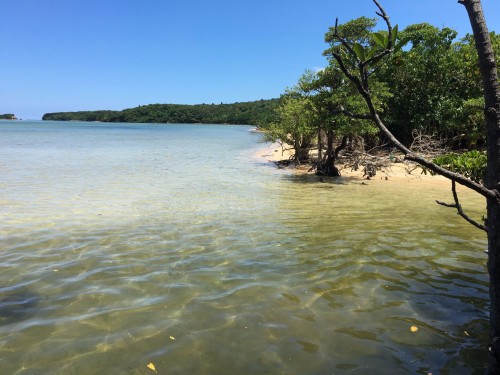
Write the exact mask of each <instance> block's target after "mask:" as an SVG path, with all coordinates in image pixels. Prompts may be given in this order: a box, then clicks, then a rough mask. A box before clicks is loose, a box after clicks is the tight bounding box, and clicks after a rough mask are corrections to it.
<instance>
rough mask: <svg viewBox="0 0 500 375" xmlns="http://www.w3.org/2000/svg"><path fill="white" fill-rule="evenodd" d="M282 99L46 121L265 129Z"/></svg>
mask: <svg viewBox="0 0 500 375" xmlns="http://www.w3.org/2000/svg"><path fill="white" fill-rule="evenodd" d="M278 105H279V99H271V100H259V101H255V102H244V103H234V104H217V105H216V104H197V105H181V104H151V105H146V106H139V107H136V108H130V109H125V110H123V111H81V112H58V113H47V114H45V115H44V116H43V118H42V119H43V120H50V121H101V122H133V123H165V124H167V123H182V124H185V123H194V124H198V123H202V124H245V125H257V126H265V124H268V123H269V122H271V121H272V120H273V119H274V118H275V109H276V108H277V107H278Z"/></svg>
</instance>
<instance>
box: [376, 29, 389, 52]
mask: <svg viewBox="0 0 500 375" xmlns="http://www.w3.org/2000/svg"><path fill="white" fill-rule="evenodd" d="M372 37H373V41H374V42H375V43H376V44H377V45H378V46H380V47H382V48H387V44H384V34H382V33H381V32H380V31H379V32H377V33H373V34H372Z"/></svg>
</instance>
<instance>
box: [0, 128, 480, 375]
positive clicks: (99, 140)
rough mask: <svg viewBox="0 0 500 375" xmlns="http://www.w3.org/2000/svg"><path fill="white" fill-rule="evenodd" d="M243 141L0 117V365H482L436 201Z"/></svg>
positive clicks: (243, 369) (182, 370) (203, 131)
mask: <svg viewBox="0 0 500 375" xmlns="http://www.w3.org/2000/svg"><path fill="white" fill-rule="evenodd" d="M250 129H251V128H250V127H246V126H218V125H210V126H207V125H148V124H98V123H75V122H71V123H65V122H57V123H56V122H27V121H22V122H21V121H20V122H8V121H3V122H0V219H1V226H0V270H1V272H0V293H1V294H0V373H1V374H9V375H10V374H16V375H21V374H22V375H27V374H36V375H40V374H61V375H68V374H78V375H80V374H107V375H111V374H130V375H133V374H134V375H145V374H155V373H157V374H190V375H191V374H218V375H221V374H228V375H229V374H231V375H232V374H287V375H288V374H291V375H306V374H329V375H330V374H336V375H337V374H428V373H433V374H439V373H442V374H469V373H478V374H479V373H482V367H483V362H484V361H485V347H486V338H487V329H488V323H487V319H488V318H487V315H488V294H487V293H488V290H487V289H488V288H487V285H488V284H487V275H486V268H485V263H486V255H485V254H484V253H483V250H484V249H485V248H486V240H485V236H484V235H483V233H481V232H480V231H478V230H476V229H474V228H472V227H471V226H469V225H468V224H466V223H464V222H463V221H461V219H460V218H459V217H458V216H457V215H456V214H455V213H454V212H453V211H451V210H449V209H446V208H444V207H441V206H438V205H436V204H435V203H434V199H436V198H437V199H441V200H449V196H448V194H447V192H444V193H443V191H442V189H438V188H437V187H436V189H432V188H431V189H429V190H427V191H423V190H422V189H418V188H417V187H418V184H413V183H408V184H406V185H401V184H392V183H391V181H388V182H387V184H385V183H383V184H368V185H362V184H361V183H359V182H349V181H344V182H343V183H321V182H319V181H318V180H317V179H316V178H314V177H300V176H297V175H295V174H293V173H292V172H290V171H286V170H279V169H276V168H275V167H274V166H272V165H268V164H265V163H263V162H262V161H258V160H256V159H255V158H252V154H253V153H254V152H255V150H256V149H258V148H259V147H262V144H258V143H257V141H258V139H259V135H258V134H255V133H252V132H250ZM443 194H444V195H443ZM469 202H470V203H469V206H470V207H469V209H471V210H472V213H473V214H475V215H476V216H479V217H480V215H481V213H482V208H483V206H484V204H483V202H482V201H481V200H480V199H478V198H473V197H472V198H469ZM412 327H416V328H417V329H418V330H417V331H415V332H412V329H411V328H412ZM414 330H415V328H414V329H413V331H414ZM148 365H149V367H148ZM153 368H154V370H153Z"/></svg>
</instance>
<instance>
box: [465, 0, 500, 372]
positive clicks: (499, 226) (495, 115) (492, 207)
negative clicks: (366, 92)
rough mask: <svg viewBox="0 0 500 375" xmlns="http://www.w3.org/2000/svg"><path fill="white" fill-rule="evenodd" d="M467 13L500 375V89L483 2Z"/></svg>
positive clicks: (493, 351)
mask: <svg viewBox="0 0 500 375" xmlns="http://www.w3.org/2000/svg"><path fill="white" fill-rule="evenodd" d="M459 3H461V4H463V5H464V6H465V8H466V9H467V13H468V15H469V20H470V23H471V26H472V31H473V33H474V40H475V43H476V49H477V52H478V55H479V69H480V71H481V76H482V79H483V87H484V99H485V109H484V112H485V116H486V131H487V150H488V167H487V171H486V176H485V185H486V187H487V188H488V189H491V190H494V191H496V195H497V196H496V198H495V197H489V198H487V212H488V219H487V223H486V226H487V229H488V272H489V276H490V299H491V307H490V345H489V350H488V353H489V356H488V369H487V371H486V373H487V374H500V195H499V193H498V188H499V186H500V185H499V183H500V88H499V84H498V71H497V65H496V62H495V56H494V53H493V47H492V45H491V40H490V34H489V32H488V28H487V26H486V21H485V19H484V14H483V9H482V6H481V1H480V0H460V1H459Z"/></svg>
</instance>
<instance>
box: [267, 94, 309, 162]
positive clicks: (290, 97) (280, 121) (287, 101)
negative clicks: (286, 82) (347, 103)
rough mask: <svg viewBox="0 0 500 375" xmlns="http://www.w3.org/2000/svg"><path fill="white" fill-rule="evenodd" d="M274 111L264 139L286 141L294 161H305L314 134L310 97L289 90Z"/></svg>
mask: <svg viewBox="0 0 500 375" xmlns="http://www.w3.org/2000/svg"><path fill="white" fill-rule="evenodd" d="M276 113H277V119H276V121H274V122H272V123H271V124H270V125H269V127H268V128H267V129H266V133H265V135H264V140H265V141H271V142H275V141H281V142H284V143H287V144H289V145H290V146H292V147H293V149H294V159H295V160H296V161H298V162H302V161H306V160H307V159H308V157H309V149H310V147H311V144H312V140H313V138H314V135H315V134H316V127H315V124H314V121H315V119H316V117H315V116H314V110H313V107H312V102H311V100H310V98H307V97H304V96H301V95H300V94H299V93H298V92H297V91H290V92H289V93H288V94H287V95H284V96H283V98H282V99H281V104H280V106H279V107H278V109H277V110H276Z"/></svg>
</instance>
